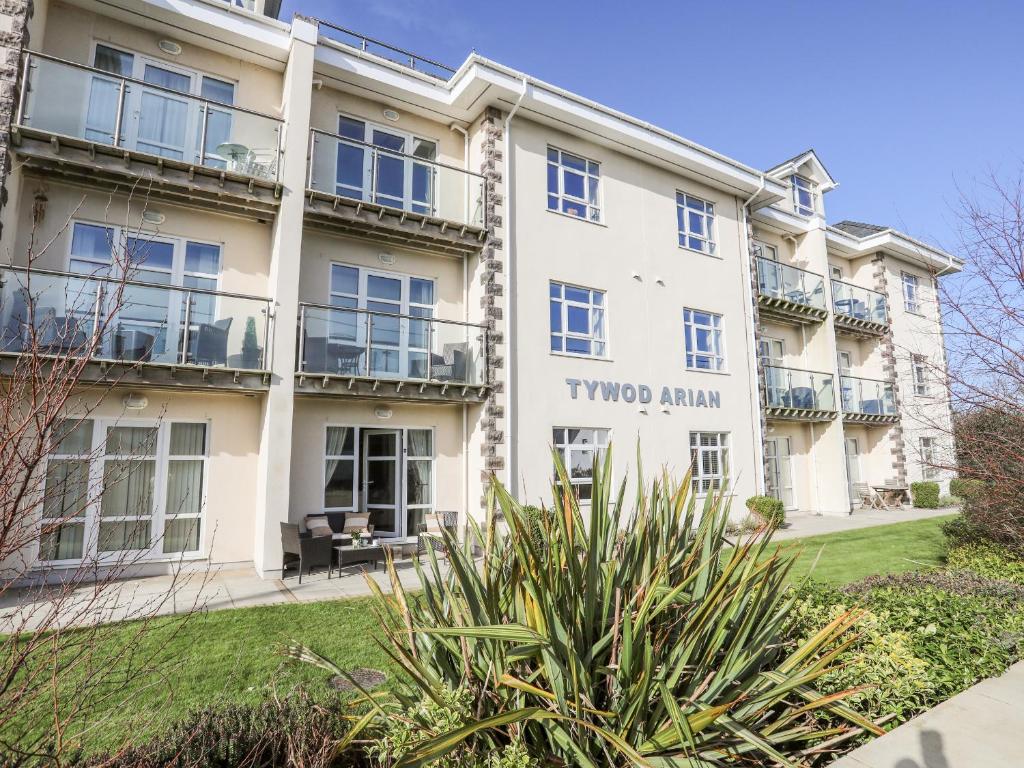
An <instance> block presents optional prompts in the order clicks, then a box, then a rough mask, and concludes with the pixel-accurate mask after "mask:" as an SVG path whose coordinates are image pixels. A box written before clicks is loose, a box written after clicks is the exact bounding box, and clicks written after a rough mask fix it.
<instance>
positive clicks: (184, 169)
mask: <svg viewBox="0 0 1024 768" xmlns="http://www.w3.org/2000/svg"><path fill="white" fill-rule="evenodd" d="M277 10H278V8H277V6H276V5H274V4H273V3H271V2H270V1H269V0H266V1H265V2H264V1H262V0H255V2H253V1H252V0H249V1H248V2H244V1H238V0H235V1H232V2H227V0H177V2H173V3H172V2H169V0H109V1H108V2H104V3H99V2H96V1H95V0H48V1H47V0H33V1H32V2H29V1H28V0H26V2H25V5H23V6H20V7H19V8H18V9H16V11H15V13H14V16H13V17H12V18H11V23H10V24H9V27H10V29H11V30H12V31H11V33H10V34H8V35H7V37H6V43H7V45H8V57H7V61H8V62H9V63H10V67H9V71H8V72H7V76H8V81H9V82H10V83H12V84H13V88H12V89H10V90H11V92H12V93H13V98H12V100H11V103H10V104H9V105H8V106H9V108H10V121H11V127H10V131H9V133H8V137H7V138H8V147H7V150H8V154H9V156H10V158H11V162H10V165H9V166H8V168H9V169H10V170H9V171H8V172H7V173H6V176H5V178H4V181H3V183H4V189H5V200H6V202H5V204H4V206H3V208H2V209H0V224H2V230H0V247H2V249H3V259H4V266H3V267H2V274H3V276H2V289H0V375H2V374H3V373H4V372H5V370H6V371H7V372H8V373H9V372H10V370H11V366H13V365H15V364H16V361H17V359H18V357H19V355H20V354H22V353H23V352H24V340H25V338H26V332H27V330H28V329H33V330H34V331H35V336H36V338H38V339H42V340H43V343H46V344H49V345H50V348H49V349H48V350H47V351H48V352H49V353H50V354H52V355H54V356H60V355H62V354H64V355H66V354H68V353H69V344H70V341H72V340H74V339H75V338H76V337H77V336H78V335H80V334H86V333H88V332H89V331H90V329H91V326H90V323H95V322H97V320H96V318H97V317H98V316H99V315H101V314H102V313H103V310H104V309H105V308H107V307H109V306H110V301H111V299H110V294H111V290H112V288H111V286H114V285H120V284H121V283H122V281H127V282H125V283H124V284H125V288H124V289H123V294H122V295H121V297H120V300H119V301H118V303H117V306H116V307H115V308H114V310H113V311H112V313H111V323H110V328H109V332H108V333H106V334H105V335H104V339H103V343H102V344H101V345H100V349H98V350H97V351H96V352H95V353H94V355H93V357H94V359H93V360H91V361H90V367H89V369H88V376H89V377H91V378H93V379H94V380H96V381H98V382H107V383H108V384H109V383H112V384H113V387H112V389H110V390H109V391H107V392H105V394H104V395H103V396H102V397H101V398H99V402H95V401H94V400H91V399H90V398H95V397H96V396H95V395H91V394H90V391H91V390H88V389H86V390H83V392H82V394H81V397H80V398H79V400H78V401H77V402H76V403H73V404H72V406H71V408H70V410H71V414H69V415H71V416H73V415H74V411H75V409H76V408H77V409H79V410H80V411H81V412H85V411H88V413H89V418H88V420H87V421H85V422H83V423H82V424H81V425H79V426H78V427H77V429H75V430H74V431H73V432H72V433H71V434H66V435H60V436H55V437H54V440H53V448H52V451H51V456H50V459H49V466H48V469H47V479H49V478H50V476H51V475H52V476H53V477H54V478H58V479H59V478H62V477H65V478H66V477H68V476H69V475H73V476H75V477H80V478H88V481H89V483H91V484H93V485H94V486H95V487H99V488H103V487H104V485H103V484H104V478H106V477H108V476H111V475H112V474H113V475H118V473H120V476H121V477H122V481H121V482H119V483H117V484H116V485H113V486H112V489H111V490H109V491H107V490H104V492H103V493H102V494H100V495H98V496H97V499H96V501H95V503H91V504H90V505H89V508H88V510H87V511H86V512H85V513H84V514H83V515H82V516H80V517H79V518H76V519H74V520H68V521H65V522H64V523H63V524H61V525H60V526H56V527H55V526H52V525H51V526H48V527H47V526H46V525H45V521H46V519H47V514H50V513H49V512H48V510H55V509H62V508H64V504H63V503H62V500H61V499H60V498H59V494H58V491H57V490H56V489H58V488H60V487H62V486H61V485H60V483H58V482H57V481H56V480H55V481H54V483H53V488H52V489H48V490H45V491H44V498H43V499H42V500H41V502H40V504H39V505H38V508H37V509H35V510H33V514H35V515H36V516H38V517H39V518H40V519H41V520H42V522H43V525H44V527H46V528H47V531H46V533H45V534H44V535H43V536H42V537H41V540H40V543H39V546H38V548H37V551H35V552H33V553H30V555H29V556H30V557H32V558H34V559H35V560H36V561H37V562H39V563H40V564H41V565H47V566H51V567H53V566H57V567H59V566H61V565H68V564H74V563H77V562H81V560H82V559H89V558H98V559H100V560H102V559H103V558H104V557H110V556H114V555H116V554H118V553H123V552H132V553H138V554H141V555H142V558H141V560H142V561H143V563H144V565H145V567H146V568H149V569H151V570H154V571H159V570H160V569H161V568H166V565H167V563H169V562H178V561H180V560H186V561H189V562H192V561H196V562H199V563H206V562H213V563H239V564H249V563H251V564H252V565H254V567H255V568H256V569H257V570H258V571H259V572H260V573H262V574H265V575H273V574H275V573H279V571H280V568H281V561H282V552H281V538H280V532H279V528H280V523H281V522H287V521H292V522H301V521H302V520H303V519H304V518H305V517H306V516H307V515H310V514H315V513H320V512H323V511H343V512H344V511H366V512H369V513H370V515H371V518H372V521H373V522H374V525H375V529H376V534H378V535H380V536H385V537H386V536H396V537H398V536H405V535H408V534H411V533H414V532H415V531H416V530H418V528H419V526H420V525H421V524H422V520H423V516H424V515H425V514H426V513H428V512H430V511H445V512H454V513H456V515H457V517H458V519H459V520H460V521H462V522H463V523H464V522H465V521H466V520H467V519H468V518H469V517H476V518H480V517H481V516H482V514H483V502H484V496H485V489H486V485H487V483H488V482H489V480H490V478H491V477H492V476H493V475H496V476H497V477H498V478H499V479H501V480H502V481H503V482H505V483H506V484H507V486H508V487H509V488H510V489H512V492H513V493H514V495H516V496H517V497H518V498H520V499H521V500H523V501H525V502H531V503H540V502H543V501H544V500H546V499H549V497H550V493H551V491H550V488H551V483H552V481H553V467H552V459H551V455H550V450H549V449H550V447H554V448H556V449H557V450H559V451H560V452H561V454H562V456H563V457H564V459H565V461H566V464H567V466H568V467H569V468H570V472H571V476H572V483H573V485H574V489H575V490H576V492H577V493H578V494H579V496H580V499H581V501H582V502H583V503H584V504H585V503H586V501H587V499H588V498H589V495H590V486H589V474H590V467H591V462H592V460H593V457H594V455H595V454H597V453H600V452H601V451H602V450H604V448H605V447H606V446H607V445H609V444H611V442H612V441H613V440H614V442H615V443H616V445H617V446H618V449H617V451H616V452H615V459H614V467H613V471H614V472H615V473H616V476H617V478H625V479H627V480H629V481H631V482H632V481H635V479H636V478H635V477H633V478H628V476H627V475H628V472H629V471H633V472H634V475H635V472H636V469H635V467H633V468H632V470H631V469H630V466H631V464H633V458H634V455H635V453H634V447H635V446H637V445H639V447H640V450H641V452H642V454H643V457H644V461H645V465H646V468H647V470H651V469H653V468H655V467H659V466H662V465H664V466H667V467H668V468H669V469H670V470H672V471H673V472H676V473H678V474H682V473H683V472H685V471H686V470H687V469H688V468H690V467H692V468H693V472H694V475H693V484H694V490H695V492H696V493H698V494H701V495H703V494H706V493H708V492H711V491H715V490H718V489H722V488H728V489H729V490H730V491H731V492H733V493H734V495H735V496H736V497H737V498H738V499H739V500H740V501H739V502H737V504H736V507H737V510H739V509H740V508H741V507H742V503H741V502H742V499H745V498H746V497H748V496H750V495H752V494H754V493H757V492H766V493H771V494H773V495H776V496H778V497H779V498H781V499H783V500H784V501H785V503H786V506H787V507H788V508H790V509H792V510H802V511H807V512H815V513H825V514H830V513H831V514H849V513H850V510H851V509H852V508H854V507H856V506H857V498H856V493H855V489H854V485H855V484H856V483H860V482H866V483H873V484H881V483H883V482H884V481H886V480H896V481H901V482H905V481H908V480H915V479H919V478H920V477H921V476H923V475H926V474H928V473H929V472H931V470H930V469H928V467H927V460H926V458H927V454H928V452H929V451H936V450H938V449H939V447H940V445H941V443H942V441H944V440H946V439H947V436H948V432H944V431H943V430H941V429H937V428H936V426H935V424H934V423H933V421H931V420H928V421H921V420H918V419H915V418H914V417H913V415H912V413H911V410H912V409H911V408H910V407H909V405H908V403H909V402H910V401H911V400H915V401H918V400H919V401H920V402H919V403H918V404H919V405H924V404H925V403H927V410H928V412H929V414H931V415H934V413H935V412H937V411H938V412H940V413H942V414H945V416H944V418H945V419H946V420H947V421H948V417H949V408H948V402H947V401H946V400H945V398H944V396H943V392H942V390H941V387H939V386H938V384H937V383H936V382H931V383H930V382H928V381H927V380H926V372H927V371H929V370H934V369H935V368H936V367H938V368H941V366H942V356H943V347H942V342H941V326H940V324H939V319H938V306H937V303H936V299H935V280H936V279H937V277H938V276H939V275H941V274H944V273H948V272H951V271H956V270H957V269H959V267H960V262H959V261H958V260H957V259H956V258H955V257H953V256H951V255H949V254H946V253H943V252H941V251H938V250H936V249H934V248H931V247H929V246H927V245H925V244H923V243H920V242H917V241H915V240H913V239H911V238H909V237H907V236H905V235H903V234H901V233H899V232H896V231H894V230H891V229H888V228H884V227H875V226H871V225H867V224H859V223H854V222H841V223H839V224H836V225H835V226H828V225H827V224H826V219H825V205H824V196H825V194H826V193H827V192H828V191H829V190H830V189H832V188H834V187H835V186H836V182H835V181H834V180H833V179H832V178H831V177H830V176H829V174H828V172H827V171H826V170H825V167H824V166H823V165H822V163H821V161H820V160H819V159H818V158H817V156H816V155H815V153H814V152H813V151H808V152H807V153H805V154H803V155H800V156H798V157H796V158H794V159H792V160H790V161H787V162H786V163H783V164H781V165H779V166H777V167H775V168H772V169H769V170H758V169H754V168H751V167H749V166H746V165H744V164H742V163H740V162H738V161H736V160H733V159H731V158H728V157H725V156H723V155H721V154H719V153H716V152H714V151H712V150H710V149H707V148H705V147H702V146H699V145H697V144H694V143H693V142H690V141H687V140H686V139H684V138H682V137H680V136H676V135H674V134H672V133H670V132H668V131H665V130H662V129H659V128H656V127H654V126H651V125H649V124H647V123H645V122H643V121H640V120H638V119H636V118H633V117H630V116H628V115H624V114H621V113H618V112H615V111H614V110H611V109H608V108H606V107H603V106H601V105H599V104H595V103H594V102H592V101H589V100H587V99H585V98H583V97H581V96H578V95H576V94H573V93H569V92H567V91H564V90H562V89H560V88H558V87H556V86H553V85H550V84H547V83H543V82H541V81H539V80H537V79H536V78H532V77H530V76H528V75H525V74H523V73H520V72H516V71H514V70H512V69H509V68H508V67H505V66H502V65H500V64H498V63H496V62H492V61H489V60H487V59H485V58H483V57H481V56H478V55H476V54H473V55H471V56H469V57H468V58H467V59H466V61H465V62H463V63H462V65H461V66H460V67H459V68H458V69H457V70H455V69H449V68H447V67H445V66H443V65H441V64H439V63H437V62H434V61H431V60H429V59H426V58H423V57H420V56H418V55H416V54H413V53H410V52H407V51H403V50H400V49H397V48H394V47H391V46H388V45H387V44H385V43H381V42H378V41H376V40H372V39H370V38H366V37H363V36H360V35H357V34H355V33H352V32H350V31H348V30H346V29H344V28H342V27H339V26H337V25H335V24H333V23H331V22H330V21H327V20H311V19H306V18H301V17H296V18H295V19H293V20H292V21H291V22H290V23H286V22H284V21H281V20H279V19H277V18H276V16H277ZM0 107H2V105H0ZM33 243H35V244H39V243H48V244H49V245H48V246H47V247H46V248H45V249H42V251H40V250H39V248H38V245H36V246H33V247H34V248H35V250H36V256H35V260H34V262H33V263H32V271H31V272H32V280H31V287H29V286H27V284H26V275H27V274H28V271H27V270H26V266H27V265H28V253H29V251H30V245H31V244H33ZM926 363H927V365H926ZM922 457H925V460H924V461H922ZM51 470H52V471H51ZM140 567H141V566H140Z"/></svg>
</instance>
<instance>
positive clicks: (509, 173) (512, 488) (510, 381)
mask: <svg viewBox="0 0 1024 768" xmlns="http://www.w3.org/2000/svg"><path fill="white" fill-rule="evenodd" d="M529 88H530V83H529V81H528V80H527V79H526V78H525V77H524V78H523V89H522V91H520V93H519V98H518V99H516V103H515V104H514V105H513V106H512V109H510V110H509V113H508V115H506V117H505V130H504V133H505V137H504V139H505V141H504V143H505V147H504V149H503V150H502V155H501V157H502V160H503V162H504V163H505V169H504V174H503V175H504V182H505V206H504V208H505V210H504V222H503V224H504V230H505V260H506V262H507V263H506V267H507V269H506V270H505V275H506V281H505V285H506V291H505V296H506V302H505V372H506V376H505V423H506V424H507V425H508V427H507V429H506V430H505V431H506V434H507V437H508V462H507V463H506V465H505V488H506V489H507V490H508V492H509V493H510V494H511V495H512V498H513V499H518V498H519V492H518V489H517V488H516V484H515V482H514V481H515V477H516V451H517V449H518V445H517V444H516V439H517V430H516V397H515V382H516V376H515V367H514V357H513V354H512V340H513V337H512V328H513V325H514V323H513V315H514V314H515V307H516V294H515V285H516V269H515V266H516V260H515V254H516V251H515V237H516V228H515V224H514V223H513V215H514V213H515V203H514V198H513V194H512V193H513V186H514V185H513V183H512V180H513V176H514V173H515V164H514V163H513V162H512V118H513V117H515V116H516V112H518V111H519V107H520V106H521V105H522V103H523V99H525V98H526V94H527V92H528V91H529Z"/></svg>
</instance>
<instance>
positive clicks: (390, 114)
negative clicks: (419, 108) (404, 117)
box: [384, 109, 401, 123]
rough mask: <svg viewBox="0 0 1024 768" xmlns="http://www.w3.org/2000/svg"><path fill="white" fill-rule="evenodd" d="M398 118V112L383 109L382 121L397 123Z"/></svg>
mask: <svg viewBox="0 0 1024 768" xmlns="http://www.w3.org/2000/svg"><path fill="white" fill-rule="evenodd" d="M400 117H401V115H400V114H398V112H396V111H395V110H393V109H385V110H384V119H385V120H388V121H390V122H392V123H397V122H398V118H400Z"/></svg>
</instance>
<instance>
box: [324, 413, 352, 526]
mask: <svg viewBox="0 0 1024 768" xmlns="http://www.w3.org/2000/svg"><path fill="white" fill-rule="evenodd" d="M355 432H356V430H355V429H354V428H352V427H328V428H327V444H326V445H325V447H324V461H325V462H326V466H325V468H324V510H326V511H329V512H352V511H353V510H355V487H356V485H355V484H356V440H355Z"/></svg>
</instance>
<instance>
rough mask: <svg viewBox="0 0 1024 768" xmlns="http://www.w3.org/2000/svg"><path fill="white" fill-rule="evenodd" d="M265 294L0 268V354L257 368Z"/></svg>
mask: <svg viewBox="0 0 1024 768" xmlns="http://www.w3.org/2000/svg"><path fill="white" fill-rule="evenodd" d="M269 317H270V299H263V298H257V297H253V296H243V295H240V294H235V293H226V292H223V291H209V290H204V289H201V288H183V287H178V286H170V285H162V284H159V283H146V282H136V281H121V280H116V279H113V278H109V277H103V276H98V275H80V274H70V273H65V272H51V271H47V270H39V269H34V268H33V269H31V270H26V269H22V268H18V267H6V268H3V269H0V352H6V353H24V352H27V351H29V350H32V349H34V350H35V351H37V352H38V353H39V354H44V355H59V356H68V355H91V357H92V358H93V359H95V360H104V361H118V362H131V363H161V364H164V365H172V366H197V367H201V368H226V369H234V370H243V371H245V370H250V371H264V370H266V369H267V367H268V366H267V364H266V359H265V352H266V349H267V346H268V339H269V333H270V326H269Z"/></svg>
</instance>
